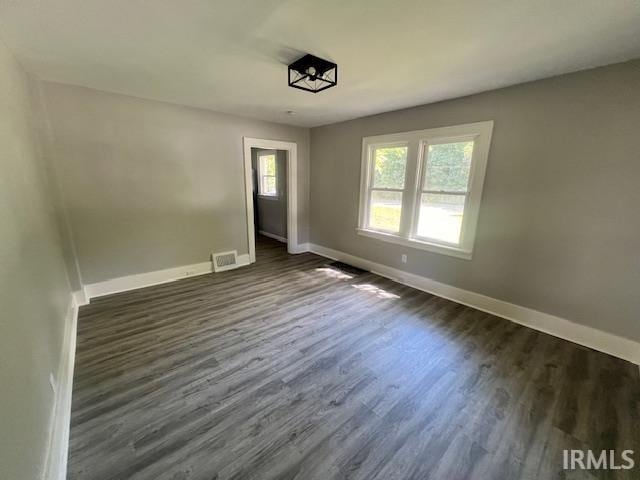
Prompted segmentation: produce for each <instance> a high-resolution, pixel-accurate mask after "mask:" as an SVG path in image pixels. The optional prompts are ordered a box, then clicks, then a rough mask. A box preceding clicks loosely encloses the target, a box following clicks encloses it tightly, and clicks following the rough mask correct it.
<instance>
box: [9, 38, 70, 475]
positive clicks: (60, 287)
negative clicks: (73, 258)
mask: <svg viewBox="0 0 640 480" xmlns="http://www.w3.org/2000/svg"><path fill="white" fill-rule="evenodd" d="M30 83H31V81H30V80H29V79H28V78H27V76H26V75H25V74H24V72H22V70H21V68H20V67H19V65H18V64H17V63H16V62H15V60H14V59H13V57H12V56H11V55H10V54H9V53H8V51H7V50H6V48H5V47H4V45H3V44H2V43H1V42H0V172H2V173H1V174H0V432H2V434H1V435H0V478H2V479H3V480H24V479H36V478H40V475H41V472H42V471H43V466H44V460H45V451H46V448H47V445H48V440H49V431H48V429H49V425H50V422H51V415H52V413H53V411H52V408H53V402H54V395H53V391H52V389H51V387H50V386H49V374H50V373H53V374H54V378H55V375H57V373H58V367H59V365H60V360H61V355H62V345H63V335H64V331H65V319H66V318H67V313H68V311H69V306H70V299H71V296H70V293H71V289H70V286H69V282H68V279H67V274H66V271H65V264H64V259H63V249H62V246H61V243H60V242H61V240H60V236H59V234H58V228H57V224H56V215H55V213H54V206H55V202H54V200H53V193H52V185H51V182H50V181H49V178H48V175H49V173H50V172H49V169H48V167H47V165H46V164H44V163H43V162H42V155H41V153H42V150H41V149H40V147H39V143H40V142H39V141H37V137H36V130H37V124H38V121H37V120H38V119H37V118H34V115H33V112H34V108H35V107H34V105H32V103H31V100H30V98H31V96H30V91H29V90H30V88H29V85H30ZM56 380H57V381H59V379H56Z"/></svg>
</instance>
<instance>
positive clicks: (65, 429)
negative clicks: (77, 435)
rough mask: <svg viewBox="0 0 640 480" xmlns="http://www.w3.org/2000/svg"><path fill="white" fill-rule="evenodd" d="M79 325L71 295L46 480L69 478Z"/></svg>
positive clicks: (52, 417)
mask: <svg viewBox="0 0 640 480" xmlns="http://www.w3.org/2000/svg"><path fill="white" fill-rule="evenodd" d="M77 326H78V305H77V304H76V301H75V295H73V294H72V295H71V302H70V307H69V311H68V314H67V316H66V321H65V332H64V338H63V344H62V355H61V357H60V364H59V365H58V371H57V372H56V377H57V378H56V379H55V388H54V390H55V391H54V403H53V409H52V415H51V424H50V432H49V444H48V446H47V453H46V460H45V467H44V476H43V477H42V478H43V480H65V479H66V478H67V455H68V452H69V428H70V423H71V393H72V391H73V367H74V364H75V356H76V336H77Z"/></svg>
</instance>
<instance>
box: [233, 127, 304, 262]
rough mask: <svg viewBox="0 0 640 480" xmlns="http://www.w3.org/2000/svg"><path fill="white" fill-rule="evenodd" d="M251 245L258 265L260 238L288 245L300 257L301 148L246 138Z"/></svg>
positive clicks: (251, 258)
mask: <svg viewBox="0 0 640 480" xmlns="http://www.w3.org/2000/svg"><path fill="white" fill-rule="evenodd" d="M244 167H245V190H246V206H247V241H248V245H249V258H250V262H251V263H253V262H255V261H256V243H255V242H256V235H258V234H260V235H264V236H266V237H270V238H272V239H274V240H278V241H281V242H283V243H286V245H287V251H288V252H289V253H300V250H299V246H298V241H297V237H298V235H297V232H298V221H297V146H296V144H295V143H291V142H280V141H276V140H263V139H256V138H248V137H245V138H244Z"/></svg>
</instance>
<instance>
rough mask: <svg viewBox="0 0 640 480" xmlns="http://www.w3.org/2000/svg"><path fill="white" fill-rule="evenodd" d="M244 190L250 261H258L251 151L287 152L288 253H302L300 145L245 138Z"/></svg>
mask: <svg viewBox="0 0 640 480" xmlns="http://www.w3.org/2000/svg"><path fill="white" fill-rule="evenodd" d="M243 142H244V188H245V193H246V202H247V235H248V238H247V241H248V243H249V261H250V262H251V263H253V262H255V261H256V237H255V231H254V230H255V228H254V223H253V222H254V220H253V175H252V169H251V149H252V148H260V149H264V150H285V151H286V152H287V251H288V252H289V253H300V248H299V246H298V145H297V144H296V143H294V142H281V141H279V140H265V139H261V138H250V137H243Z"/></svg>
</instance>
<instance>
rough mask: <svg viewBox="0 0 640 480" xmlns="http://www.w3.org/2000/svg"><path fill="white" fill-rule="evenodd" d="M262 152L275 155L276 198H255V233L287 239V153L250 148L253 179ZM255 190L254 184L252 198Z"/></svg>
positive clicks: (255, 175) (255, 176) (256, 187)
mask: <svg viewBox="0 0 640 480" xmlns="http://www.w3.org/2000/svg"><path fill="white" fill-rule="evenodd" d="M262 152H265V153H275V154H276V163H277V166H276V177H277V180H276V183H277V186H278V198H265V197H261V196H259V195H258V196H257V199H256V201H255V203H256V209H255V211H254V216H256V217H257V225H256V227H257V228H256V231H258V230H260V231H263V232H267V233H272V234H274V235H278V236H279V237H283V238H287V152H286V151H284V150H260V149H259V148H252V149H251V165H252V167H253V171H254V178H256V179H257V172H258V154H259V153H262ZM257 189H258V186H257V184H256V185H255V186H254V190H255V191H254V196H255V195H256V193H257Z"/></svg>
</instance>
